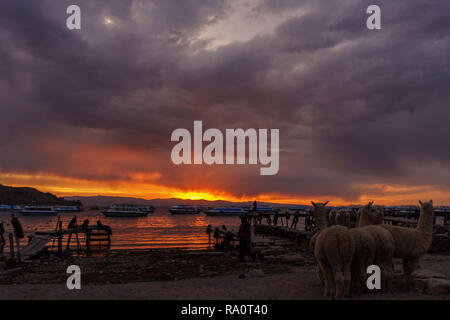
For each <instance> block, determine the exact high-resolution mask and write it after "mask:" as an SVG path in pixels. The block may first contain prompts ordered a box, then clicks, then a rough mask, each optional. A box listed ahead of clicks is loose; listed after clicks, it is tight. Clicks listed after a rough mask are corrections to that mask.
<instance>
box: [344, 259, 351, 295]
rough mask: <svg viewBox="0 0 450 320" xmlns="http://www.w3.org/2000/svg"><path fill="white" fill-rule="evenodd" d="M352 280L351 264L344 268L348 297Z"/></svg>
mask: <svg viewBox="0 0 450 320" xmlns="http://www.w3.org/2000/svg"><path fill="white" fill-rule="evenodd" d="M351 281H352V273H351V268H350V265H349V266H347V267H345V269H344V294H345V296H346V297H349V296H350V286H351Z"/></svg>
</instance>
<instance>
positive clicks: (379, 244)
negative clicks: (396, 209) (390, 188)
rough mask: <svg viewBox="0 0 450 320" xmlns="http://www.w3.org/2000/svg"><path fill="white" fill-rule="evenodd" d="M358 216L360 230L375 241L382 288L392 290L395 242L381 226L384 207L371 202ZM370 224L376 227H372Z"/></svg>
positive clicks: (376, 259)
mask: <svg viewBox="0 0 450 320" xmlns="http://www.w3.org/2000/svg"><path fill="white" fill-rule="evenodd" d="M357 214H358V224H357V226H358V229H362V230H364V231H365V232H367V233H368V234H370V235H371V236H372V237H373V239H374V241H375V246H376V248H375V257H374V262H375V264H377V265H378V266H379V267H380V269H381V279H382V287H383V288H386V289H387V290H388V291H390V290H391V281H392V277H393V264H392V258H393V255H394V249H395V242H394V238H393V236H392V235H391V233H390V232H389V231H388V232H386V231H387V230H386V229H385V228H383V227H382V226H380V225H375V224H379V223H380V221H383V207H381V206H373V202H369V203H368V204H367V205H365V206H364V207H362V208H360V209H359V210H358V212H357ZM370 223H372V224H374V225H370Z"/></svg>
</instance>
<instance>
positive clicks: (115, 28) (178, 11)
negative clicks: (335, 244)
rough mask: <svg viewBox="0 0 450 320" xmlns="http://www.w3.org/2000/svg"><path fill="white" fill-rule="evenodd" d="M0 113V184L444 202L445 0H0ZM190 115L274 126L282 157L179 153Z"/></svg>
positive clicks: (448, 58) (67, 190)
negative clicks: (273, 162) (74, 24)
mask: <svg viewBox="0 0 450 320" xmlns="http://www.w3.org/2000/svg"><path fill="white" fill-rule="evenodd" d="M74 3H76V4H78V5H79V6H80V7H81V10H82V30H79V31H70V30H68V29H67V28H66V17H67V15H66V8H67V6H68V5H70V4H74ZM370 4H378V5H379V6H380V7H381V9H382V30H376V31H371V30H368V29H367V28H366V18H367V17H368V15H367V14H366V9H367V7H368V6H369V5H370ZM0 112H1V116H0V150H1V156H0V183H2V184H7V185H15V186H23V185H27V186H34V187H38V188H40V189H43V190H47V191H52V192H56V193H58V194H60V195H81V194H82V195H88V194H107V195H112V194H116V195H119V194H120V195H130V196H139V197H145V198H156V197H162V198H163V197H164V198H165V197H172V196H177V197H185V198H189V197H190V198H199V197H200V198H202V197H204V198H208V199H214V198H226V199H232V200H236V199H243V200H248V199H253V198H258V199H261V200H277V201H283V202H291V203H292V202H303V201H306V200H307V199H326V200H330V199H331V200H332V201H334V202H335V203H343V202H363V201H366V200H368V199H373V200H376V201H378V202H383V203H416V201H417V200H418V199H419V198H424V199H426V198H433V199H435V201H437V202H440V203H449V204H450V147H449V146H450V144H449V137H450V2H449V1H444V0H398V1H392V0H389V1H356V0H345V1H343V0H341V1H335V0H326V1H321V0H233V1H226V0H217V1H216V0H161V1H159V0H155V1H147V0H145V1H144V0H108V1H100V0H89V1H87V0H77V1H73V0H70V1H67V0H58V1H56V0H39V1H29V0H2V1H0ZM194 120H202V121H203V125H204V127H205V128H211V127H214V128H219V129H221V130H224V129H225V128H244V129H247V128H269V129H270V128H279V129H280V170H279V173H278V174H277V175H275V176H260V175H259V167H260V166H255V165H253V166H249V165H241V166H194V165H192V166H186V165H184V166H175V165H174V164H172V162H171V160H170V152H171V149H172V147H173V146H174V143H173V142H171V141H170V135H171V133H172V131H173V130H174V129H176V128H188V129H190V130H192V127H193V121H194Z"/></svg>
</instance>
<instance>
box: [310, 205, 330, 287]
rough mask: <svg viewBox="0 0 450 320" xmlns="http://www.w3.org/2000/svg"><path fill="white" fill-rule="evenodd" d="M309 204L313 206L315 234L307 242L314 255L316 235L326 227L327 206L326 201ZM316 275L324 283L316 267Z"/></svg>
mask: <svg viewBox="0 0 450 320" xmlns="http://www.w3.org/2000/svg"><path fill="white" fill-rule="evenodd" d="M311 204H312V205H313V208H314V210H313V215H314V219H315V222H316V228H317V232H316V233H315V234H314V235H313V236H312V237H311V240H310V241H309V247H310V249H311V251H312V252H313V254H314V247H315V243H316V238H317V235H318V234H319V233H320V232H322V231H323V230H325V228H327V227H328V224H327V209H326V207H325V206H326V205H327V204H328V201H327V202H325V203H314V202H313V201H311ZM316 273H317V277H318V278H319V280H320V281H321V282H322V284H323V283H324V279H323V274H322V272H321V270H320V267H319V266H318V265H317V268H316Z"/></svg>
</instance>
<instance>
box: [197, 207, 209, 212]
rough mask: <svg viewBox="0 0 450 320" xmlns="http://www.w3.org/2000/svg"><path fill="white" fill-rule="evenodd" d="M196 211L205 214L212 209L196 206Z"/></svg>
mask: <svg viewBox="0 0 450 320" xmlns="http://www.w3.org/2000/svg"><path fill="white" fill-rule="evenodd" d="M197 209H198V210H199V211H200V212H206V211H208V210H211V209H212V208H211V207H208V206H197Z"/></svg>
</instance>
